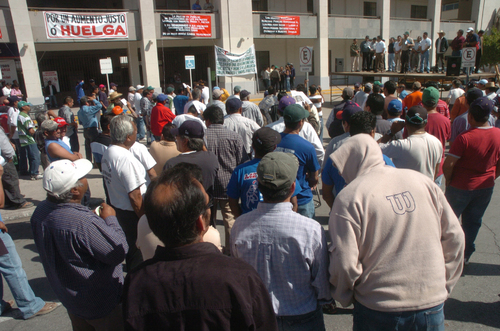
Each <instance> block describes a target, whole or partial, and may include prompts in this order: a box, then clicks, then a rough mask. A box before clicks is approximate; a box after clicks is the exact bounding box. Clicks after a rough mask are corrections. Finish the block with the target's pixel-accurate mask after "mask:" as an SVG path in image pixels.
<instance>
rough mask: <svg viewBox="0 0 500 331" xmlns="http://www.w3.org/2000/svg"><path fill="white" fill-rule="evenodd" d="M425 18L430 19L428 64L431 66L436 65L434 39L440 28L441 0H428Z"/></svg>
mask: <svg viewBox="0 0 500 331" xmlns="http://www.w3.org/2000/svg"><path fill="white" fill-rule="evenodd" d="M427 18H428V19H430V20H431V22H432V23H431V31H427V32H428V33H429V38H431V40H432V49H431V51H430V54H429V65H430V66H431V67H433V66H434V65H436V49H435V46H434V45H435V41H436V38H439V36H438V34H437V33H438V31H439V30H440V29H441V0H429V2H428V5H427ZM450 42H451V41H450Z"/></svg>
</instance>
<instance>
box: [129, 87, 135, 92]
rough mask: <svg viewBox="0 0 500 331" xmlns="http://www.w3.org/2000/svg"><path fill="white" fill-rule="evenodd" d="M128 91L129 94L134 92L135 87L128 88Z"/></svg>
mask: <svg viewBox="0 0 500 331" xmlns="http://www.w3.org/2000/svg"><path fill="white" fill-rule="evenodd" d="M128 90H129V92H135V90H136V88H135V87H133V86H130V87H129V88H128Z"/></svg>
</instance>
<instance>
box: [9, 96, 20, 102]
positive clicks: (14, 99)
mask: <svg viewBox="0 0 500 331" xmlns="http://www.w3.org/2000/svg"><path fill="white" fill-rule="evenodd" d="M7 100H9V103H14V102H16V101H21V98H19V97H16V96H15V95H12V96H10V97H8V98H7Z"/></svg>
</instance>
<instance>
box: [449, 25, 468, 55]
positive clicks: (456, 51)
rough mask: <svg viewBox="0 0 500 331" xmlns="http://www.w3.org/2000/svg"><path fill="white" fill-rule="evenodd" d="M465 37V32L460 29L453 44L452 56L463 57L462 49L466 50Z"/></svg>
mask: <svg viewBox="0 0 500 331" xmlns="http://www.w3.org/2000/svg"><path fill="white" fill-rule="evenodd" d="M464 43H465V37H464V30H462V29H460V30H458V31H457V36H456V37H455V39H453V41H452V42H451V49H452V50H453V51H452V52H451V56H460V57H461V56H462V48H464Z"/></svg>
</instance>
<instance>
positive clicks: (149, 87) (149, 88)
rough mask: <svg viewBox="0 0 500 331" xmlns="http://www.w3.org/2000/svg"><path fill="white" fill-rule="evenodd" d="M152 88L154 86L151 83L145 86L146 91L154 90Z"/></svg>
mask: <svg viewBox="0 0 500 331" xmlns="http://www.w3.org/2000/svg"><path fill="white" fill-rule="evenodd" d="M154 89H155V88H154V87H153V86H151V85H149V86H148V87H146V90H148V91H152V90H154Z"/></svg>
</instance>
